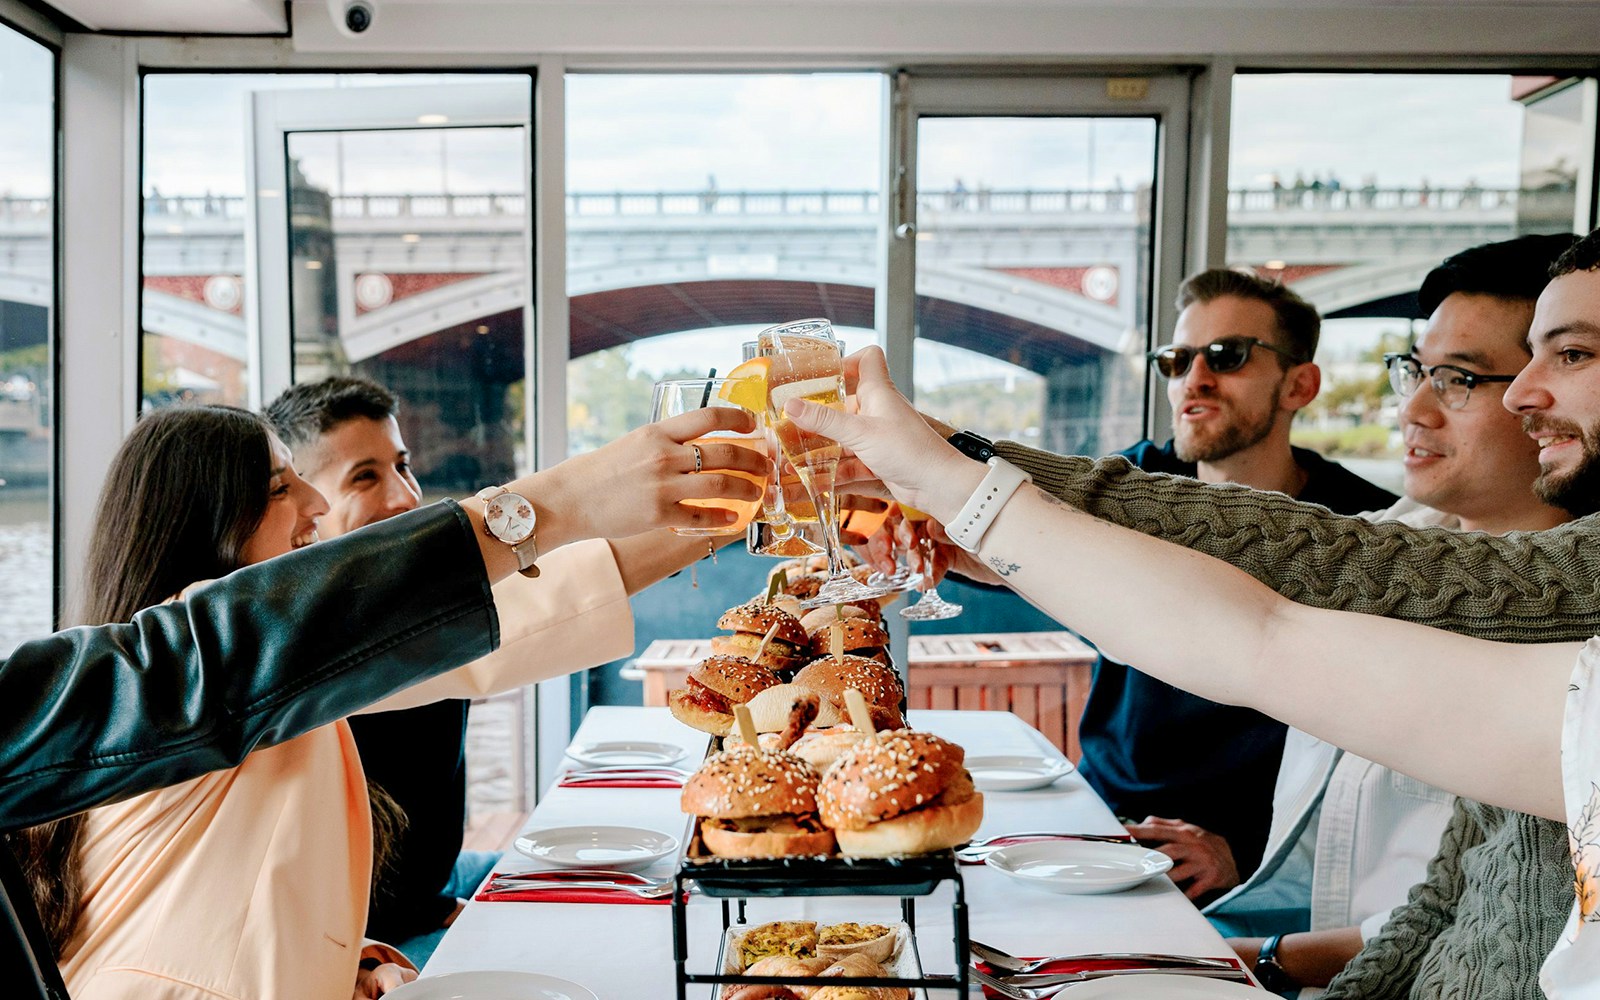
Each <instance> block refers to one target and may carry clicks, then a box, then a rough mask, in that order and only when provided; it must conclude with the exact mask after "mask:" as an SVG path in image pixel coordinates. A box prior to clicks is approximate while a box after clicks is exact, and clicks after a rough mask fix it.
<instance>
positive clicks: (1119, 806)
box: [1079, 268, 1397, 901]
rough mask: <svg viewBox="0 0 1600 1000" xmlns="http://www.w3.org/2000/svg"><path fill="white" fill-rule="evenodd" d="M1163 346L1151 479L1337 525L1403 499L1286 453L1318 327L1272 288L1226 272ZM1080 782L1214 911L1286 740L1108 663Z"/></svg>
mask: <svg viewBox="0 0 1600 1000" xmlns="http://www.w3.org/2000/svg"><path fill="white" fill-rule="evenodd" d="M1178 308H1179V309H1180V310H1181V312H1180V314H1179V316H1178V322H1177V325H1176V327H1175V328H1174V330H1173V342H1172V343H1171V344H1169V345H1167V346H1165V347H1162V348H1159V349H1157V350H1155V351H1152V352H1150V355H1149V363H1150V366H1151V368H1152V369H1153V370H1154V371H1155V373H1156V374H1158V375H1160V376H1161V377H1163V378H1164V379H1165V380H1166V388H1167V399H1168V401H1169V402H1170V403H1171V404H1172V422H1173V437H1172V440H1171V441H1169V442H1167V443H1166V444H1165V445H1158V444H1156V443H1155V442H1153V441H1141V442H1140V443H1139V444H1137V445H1135V446H1133V447H1132V448H1129V449H1128V450H1126V451H1124V452H1122V453H1121V454H1122V455H1124V456H1125V457H1126V458H1127V459H1128V460H1129V461H1131V462H1133V463H1134V464H1135V465H1137V466H1138V467H1139V468H1141V469H1144V470H1146V471H1148V472H1164V473H1171V474H1175V475H1182V476H1192V477H1195V478H1198V479H1201V480H1204V481H1206V482H1213V483H1238V484H1241V485H1244V486H1251V487H1254V488H1256V489H1261V490H1274V491H1277V492H1279V493H1285V494H1288V495H1289V496H1293V497H1298V498H1299V499H1302V500H1306V501H1309V502H1311V503H1316V504H1320V505H1322V506H1324V507H1327V508H1329V509H1331V510H1334V511H1338V512H1340V513H1346V514H1354V513H1359V512H1361V511H1368V510H1377V509H1382V508H1385V507H1388V506H1389V505H1390V504H1392V503H1394V502H1395V500H1396V499H1397V498H1396V497H1395V496H1394V495H1393V494H1391V493H1389V492H1387V491H1385V490H1382V489H1379V488H1378V487H1376V486H1374V485H1372V484H1371V483H1369V482H1367V481H1366V480H1364V479H1361V478H1360V477H1358V476H1356V475H1355V474H1354V473H1351V472H1349V471H1348V470H1346V469H1344V468H1343V467H1342V466H1340V465H1338V464H1336V463H1334V462H1329V461H1327V460H1326V459H1324V458H1322V456H1320V455H1318V454H1316V453H1315V452H1312V451H1308V450H1306V449H1303V448H1294V447H1291V446H1290V444H1289V427H1290V423H1291V422H1292V421H1293V419H1294V415H1295V414H1296V413H1297V412H1298V411H1299V410H1301V409H1302V408H1303V407H1305V406H1306V404H1308V403H1310V402H1311V401H1312V400H1313V399H1315V398H1316V395H1317V392H1318V390H1319V389H1320V387H1321V372H1320V371H1319V369H1318V368H1317V366H1316V364H1315V363H1314V362H1313V361H1312V357H1313V355H1314V354H1315V353H1316V349H1317V338H1318V334H1319V332H1320V327H1321V319H1320V317H1319V316H1318V315H1317V311H1316V309H1315V308H1314V307H1312V306H1311V305H1310V304H1309V303H1307V302H1306V301H1305V300H1304V299H1302V298H1301V297H1300V296H1298V295H1296V294H1295V293H1294V292H1292V291H1290V290H1289V289H1287V288H1285V287H1284V286H1283V285H1282V284H1280V283H1278V282H1275V281H1268V280H1264V279H1261V278H1258V277H1256V276H1254V275H1250V274H1245V273H1242V272H1238V271H1233V270H1229V269H1224V268H1218V269H1214V270H1209V271H1202V272H1200V273H1199V274H1196V275H1193V276H1192V277H1190V278H1189V279H1187V280H1186V281H1185V282H1184V283H1183V285H1182V286H1181V287H1180V289H1179V292H1178ZM1079 738H1080V741H1081V743H1082V746H1083V767H1082V769H1083V774H1084V776H1085V778H1087V779H1088V781H1089V783H1090V784H1091V785H1093V786H1094V788H1095V790H1096V791H1097V792H1099V793H1100V795H1101V797H1102V798H1104V799H1105V800H1106V802H1107V803H1108V804H1109V805H1110V806H1111V807H1112V809H1114V810H1116V812H1117V814H1118V815H1121V816H1130V817H1146V818H1145V819H1144V820H1143V821H1142V822H1139V823H1134V824H1131V825H1130V826H1129V830H1130V832H1132V833H1133V835H1134V836H1135V837H1137V838H1139V840H1140V841H1141V842H1143V843H1148V844H1151V845H1153V846H1156V847H1158V848H1159V849H1161V850H1162V851H1164V852H1165V853H1167V854H1169V855H1171V856H1172V858H1173V860H1174V862H1175V864H1174V867H1173V870H1172V878H1173V880H1174V881H1176V882H1177V883H1178V885H1179V886H1180V887H1181V888H1182V889H1183V890H1184V892H1185V893H1186V894H1187V895H1188V896H1189V898H1191V899H1195V900H1201V901H1204V900H1207V899H1211V898H1215V897H1216V895H1217V894H1218V893H1220V892H1222V891H1225V890H1227V889H1230V888H1232V887H1233V886H1234V885H1236V884H1238V882H1239V878H1240V875H1241V873H1245V872H1250V871H1252V870H1254V869H1255V867H1256V864H1257V862H1259V861H1260V859H1261V856H1262V849H1263V847H1264V845H1265V843H1266V840H1267V831H1268V827H1269V824H1270V821H1271V816H1272V792H1273V785H1274V782H1275V781H1276V779H1277V774H1278V763H1279V758H1280V755H1281V752H1282V748H1283V739H1284V727H1283V726H1282V725H1280V724H1279V723H1277V722H1274V721H1273V720H1271V719H1268V718H1266V717H1265V716H1263V715H1261V714H1259V713H1257V712H1254V711H1250V710H1248V709H1242V708H1237V707H1233V706H1227V705H1219V704H1217V703H1215V702H1211V701H1207V700H1206V699H1204V698H1199V697H1196V696H1194V695H1192V694H1189V693H1188V692H1185V691H1180V690H1178V689H1177V688H1174V687H1172V686H1170V685H1168V684H1164V683H1162V682H1160V681H1158V680H1155V679H1154V678H1152V677H1149V676H1147V675H1145V674H1144V673H1142V672H1140V671H1138V670H1136V669H1134V668H1132V667H1129V666H1126V665H1123V664H1120V663H1116V662H1114V661H1112V660H1108V659H1106V658H1104V657H1102V658H1101V660H1100V662H1099V663H1098V664H1097V665H1096V668H1095V673H1094V681H1093V684H1092V686H1091V688H1090V692H1089V700H1088V703H1087V705H1086V706H1085V709H1084V713H1083V718H1082V721H1081V723H1080V728H1079Z"/></svg>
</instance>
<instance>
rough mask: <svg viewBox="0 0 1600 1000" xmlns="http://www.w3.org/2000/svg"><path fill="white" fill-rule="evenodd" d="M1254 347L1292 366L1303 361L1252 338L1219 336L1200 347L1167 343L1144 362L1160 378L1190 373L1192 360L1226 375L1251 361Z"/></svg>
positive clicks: (1147, 356) (1218, 373) (1148, 355)
mask: <svg viewBox="0 0 1600 1000" xmlns="http://www.w3.org/2000/svg"><path fill="white" fill-rule="evenodd" d="M1257 347H1265V348H1266V349H1267V350H1269V351H1271V352H1273V353H1274V354H1281V355H1283V356H1284V357H1286V358H1288V359H1289V361H1290V362H1292V363H1293V364H1300V363H1301V362H1302V361H1304V360H1305V359H1304V358H1302V357H1300V356H1299V355H1298V354H1295V353H1294V352H1293V351H1286V350H1284V349H1283V348H1281V347H1278V346H1275V345H1273V344H1269V343H1267V342H1266V341H1264V340H1258V339H1257V338H1255V337H1219V338H1218V339H1216V340H1213V341H1212V342H1211V343H1209V344H1206V345H1204V346H1202V347H1189V346H1186V345H1183V344H1168V345H1167V346H1165V347H1158V348H1156V349H1155V350H1153V351H1151V352H1150V353H1149V354H1147V355H1145V359H1146V360H1147V361H1149V362H1150V364H1152V365H1154V366H1155V369H1156V371H1157V372H1159V373H1160V374H1161V377H1162V378H1183V377H1184V376H1185V375H1187V374H1188V373H1189V366H1190V365H1192V364H1194V359H1195V358H1205V360H1206V367H1207V368H1209V369H1211V371H1212V374H1215V375H1226V374H1228V373H1229V372H1236V371H1238V370H1239V369H1241V368H1243V367H1244V366H1245V363H1246V362H1248V361H1249V360H1250V352H1251V351H1252V350H1254V349H1255V348H1257Z"/></svg>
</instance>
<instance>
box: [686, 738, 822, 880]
mask: <svg viewBox="0 0 1600 1000" xmlns="http://www.w3.org/2000/svg"><path fill="white" fill-rule="evenodd" d="M679 803H680V805H681V807H682V809H683V811H684V812H686V813H691V814H693V815H695V816H699V817H702V821H701V824H700V839H701V840H702V841H703V842H704V844H705V846H706V848H707V849H708V850H710V851H711V853H713V854H718V855H723V856H728V857H747V858H753V857H783V856H786V855H794V854H831V853H832V852H833V850H834V846H835V843H834V837H833V832H832V831H831V830H826V829H824V828H823V827H822V825H821V823H820V822H819V821H818V819H817V815H816V812H817V772H816V771H815V770H813V769H812V767H811V765H810V764H807V763H806V762H805V761H803V760H801V759H800V758H799V757H796V756H794V755H793V754H788V753H783V752H782V751H778V750H763V749H758V748H752V747H749V746H739V747H735V748H733V749H731V750H724V751H722V752H721V753H717V754H713V755H711V756H710V757H708V758H706V762H705V763H704V764H703V765H701V767H700V770H698V771H696V772H695V773H694V774H693V775H692V776H690V778H689V780H688V781H686V782H684V785H683V794H682V796H681V797H680V799H679Z"/></svg>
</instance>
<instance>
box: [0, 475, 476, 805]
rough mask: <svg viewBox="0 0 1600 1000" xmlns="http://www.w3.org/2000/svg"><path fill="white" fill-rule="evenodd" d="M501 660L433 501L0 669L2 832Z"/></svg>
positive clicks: (195, 770)
mask: <svg viewBox="0 0 1600 1000" xmlns="http://www.w3.org/2000/svg"><path fill="white" fill-rule="evenodd" d="M498 644H499V619H498V618H497V617H496V615H495V610H494V599H493V597H492V596H491V594H490V590H489V580H488V576H487V574H486V573H485V572H484V568H483V561H482V557H481V556H480V555H479V552H478V545H477V541H476V539H475V538H474V536H473V528H472V522H471V521H469V520H468V518H467V516H466V514H465V513H464V512H463V511H462V510H461V508H460V507H458V506H457V505H456V504H455V503H453V502H450V501H445V502H443V503H439V504H434V505H432V506H429V507H425V508H422V509H420V510H416V511H412V512H410V513H408V514H404V515H401V516H399V517H395V518H391V519H389V520H387V521H383V522H381V523H379V524H375V525H372V526H370V527H366V528H362V529H361V530H360V531H356V532H352V533H351V534H349V535H346V536H343V537H340V538H337V539H333V540H331V541H327V542H319V543H318V544H316V545H312V546H309V547H307V548H304V549H299V550H297V551H295V552H292V553H289V554H288V555H285V556H282V557H280V558H277V559H272V560H270V561H268V562H265V563H261V564H259V565H256V566H251V567H248V568H246V569H242V570H240V571H238V572H237V573H233V574H230V575H229V576H227V577H226V578H224V579H222V580H219V581H217V582H215V583H212V584H210V585H208V586H205V587H202V588H200V589H198V590H196V591H195V592H194V593H192V594H191V595H190V596H189V598H188V599H187V600H186V601H183V602H179V603H174V604H168V605H163V606H161V607H156V608H150V609H148V610H146V611H142V612H140V613H139V614H138V615H136V616H135V617H134V620H133V622H132V624H128V625H105V626H99V627H95V628H75V629H69V630H67V631H64V632H58V633H56V634H55V635H52V636H49V637H47V638H44V639H40V640H38V641H36V642H30V643H25V644H24V645H22V646H21V647H19V648H18V649H17V650H16V651H15V652H13V653H12V654H11V656H10V658H9V659H7V660H5V661H4V662H3V663H0V706H3V707H0V829H14V828H16V827H21V826H28V825H31V824H34V823H42V822H45V821H46V820H51V819H58V818H60V817H63V816H68V815H71V814H73V813H76V812H80V811H82V810H84V809H87V808H90V807H91V806H96V805H100V804H103V803H107V802H112V801H115V800H117V799H122V798H126V797H128V796H130V795H136V794H139V793H141V792H145V791H149V790H151V789H154V788H160V787H163V786H167V785H172V784H176V783H178V782H180V781H186V780H188V779H190V778H193V777H196V776H198V775H201V774H204V773H206V772H209V771H214V770H218V769H221V768H227V767H233V766H235V765H237V764H238V763H239V762H240V761H241V760H243V759H244V757H245V755H246V754H248V753H250V751H251V750H253V749H255V748H256V747H257V746H265V745H271V744H274V743H279V742H282V741H284V740H287V739H290V738H292V737H294V736H298V735H300V734H301V733H304V732H307V731H309V730H311V729H315V728H317V727H318V726H322V725H326V724H328V723H330V722H333V721H335V720H337V719H340V718H342V717H344V716H346V715H349V714H350V713H351V712H354V711H356V710H357V709H359V708H362V707H364V706H366V705H368V704H371V703H372V702H375V701H378V700H380V699H382V698H385V697H387V696H388V695H390V694H392V693H394V692H395V691H397V690H399V689H401V688H404V687H407V686H409V685H411V684H414V683H416V682H418V681H421V680H426V679H427V678H429V677H432V676H434V675H435V674H439V673H443V672H444V671H446V670H449V669H451V668H454V667H457V666H460V665H462V664H465V663H468V662H470V661H472V660H475V659H477V658H478V657H480V656H483V655H485V654H487V653H489V652H491V651H492V650H493V649H494V648H495V646H496V645H498Z"/></svg>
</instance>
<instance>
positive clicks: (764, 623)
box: [711, 601, 810, 673]
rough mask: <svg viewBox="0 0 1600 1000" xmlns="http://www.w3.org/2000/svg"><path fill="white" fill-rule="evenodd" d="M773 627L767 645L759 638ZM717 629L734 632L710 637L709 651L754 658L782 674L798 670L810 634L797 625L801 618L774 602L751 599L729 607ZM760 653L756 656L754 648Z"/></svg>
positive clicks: (764, 635) (808, 643)
mask: <svg viewBox="0 0 1600 1000" xmlns="http://www.w3.org/2000/svg"><path fill="white" fill-rule="evenodd" d="M774 627H776V628H777V631H776V632H773V633H772V638H771V639H770V640H768V642H767V644H766V647H765V648H762V646H761V641H762V640H763V639H765V638H766V635H767V633H768V632H771V631H772V630H773V628H774ZM717 628H725V629H728V630H730V631H731V632H733V635H719V636H717V637H716V638H714V639H712V640H711V651H712V652H713V653H723V654H725V655H728V656H743V657H748V658H750V659H753V660H755V661H756V662H757V663H760V664H761V665H762V666H764V667H766V668H767V669H769V670H776V671H778V672H779V673H785V672H789V671H793V670H796V669H798V668H799V667H800V666H801V665H802V664H804V663H805V661H806V657H807V655H808V654H807V648H808V647H809V645H810V637H809V636H807V635H806V630H805V629H804V628H801V627H800V620H799V619H798V618H796V617H794V616H793V615H791V614H789V613H788V612H787V611H784V610H782V609H781V608H779V607H777V606H776V605H772V604H766V603H763V602H761V601H751V602H750V603H748V604H741V605H739V606H738V607H736V608H730V609H729V610H728V611H727V612H726V613H724V614H723V616H722V617H721V618H719V619H717ZM758 649H760V650H761V655H760V656H759V657H757V656H756V650H758Z"/></svg>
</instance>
